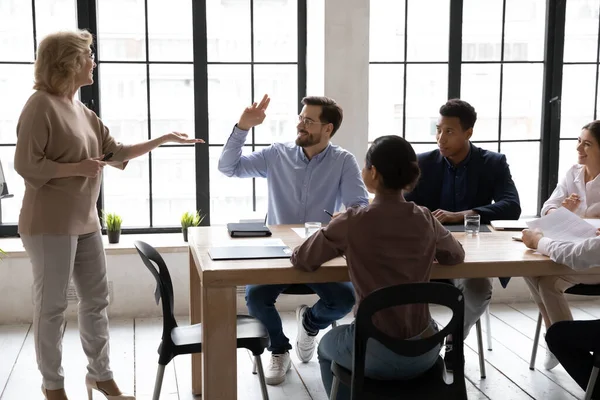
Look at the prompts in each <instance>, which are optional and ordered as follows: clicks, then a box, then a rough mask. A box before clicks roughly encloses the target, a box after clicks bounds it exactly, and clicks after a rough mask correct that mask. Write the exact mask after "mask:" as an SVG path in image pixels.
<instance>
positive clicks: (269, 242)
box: [213, 238, 285, 247]
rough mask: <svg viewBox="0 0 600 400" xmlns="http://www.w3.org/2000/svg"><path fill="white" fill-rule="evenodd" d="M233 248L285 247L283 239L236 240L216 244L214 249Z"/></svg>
mask: <svg viewBox="0 0 600 400" xmlns="http://www.w3.org/2000/svg"><path fill="white" fill-rule="evenodd" d="M231 246H257V247H264V246H285V243H283V240H281V239H262V238H261V239H234V240H227V241H224V242H221V243H215V244H214V245H213V247H231Z"/></svg>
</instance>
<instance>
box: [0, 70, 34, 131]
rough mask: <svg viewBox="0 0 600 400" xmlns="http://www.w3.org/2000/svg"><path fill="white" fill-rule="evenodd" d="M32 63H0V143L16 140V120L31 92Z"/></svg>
mask: <svg viewBox="0 0 600 400" xmlns="http://www.w3.org/2000/svg"><path fill="white" fill-rule="evenodd" d="M32 86H33V65H23V64H21V65H10V64H3V65H0V93H10V96H4V95H0V143H16V142H17V121H18V120H19V116H20V115H21V110H23V106H24V105H25V103H26V102H27V99H28V98H29V96H31V94H32V93H33V89H32V88H31V87H32Z"/></svg>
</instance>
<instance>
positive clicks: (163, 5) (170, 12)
mask: <svg viewBox="0 0 600 400" xmlns="http://www.w3.org/2000/svg"><path fill="white" fill-rule="evenodd" d="M192 32H193V29H192V1H191V0H170V1H168V2H167V1H164V0H148V40H149V46H150V48H149V49H148V50H149V56H150V60H152V61H193V60H194V48H193V33H192Z"/></svg>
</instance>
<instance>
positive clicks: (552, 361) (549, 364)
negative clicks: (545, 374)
mask: <svg viewBox="0 0 600 400" xmlns="http://www.w3.org/2000/svg"><path fill="white" fill-rule="evenodd" d="M558 364H560V363H559V362H558V359H557V358H556V357H555V356H554V354H552V352H551V351H550V350H548V349H546V358H545V359H544V368H545V369H547V370H548V371H550V370H551V369H552V368H554V367H556V366H557V365H558Z"/></svg>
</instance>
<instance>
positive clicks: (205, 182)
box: [192, 1, 210, 226]
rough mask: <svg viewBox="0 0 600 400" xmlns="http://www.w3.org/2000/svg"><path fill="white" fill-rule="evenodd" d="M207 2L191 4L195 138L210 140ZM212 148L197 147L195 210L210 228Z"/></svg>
mask: <svg viewBox="0 0 600 400" xmlns="http://www.w3.org/2000/svg"><path fill="white" fill-rule="evenodd" d="M206 17H207V15H206V2H205V1H192V24H193V27H194V28H193V36H194V41H193V44H194V127H195V129H194V131H195V132H194V134H195V137H196V138H197V139H204V140H205V141H206V142H207V143H210V140H209V128H208V64H207V58H208V54H207V46H208V45H207V30H206V29H207V28H206ZM208 149H209V146H207V145H196V154H195V156H196V209H197V210H199V211H201V212H202V213H203V214H205V217H204V219H203V220H202V223H201V225H203V226H209V225H210V168H209V162H208V160H209V151H208Z"/></svg>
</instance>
